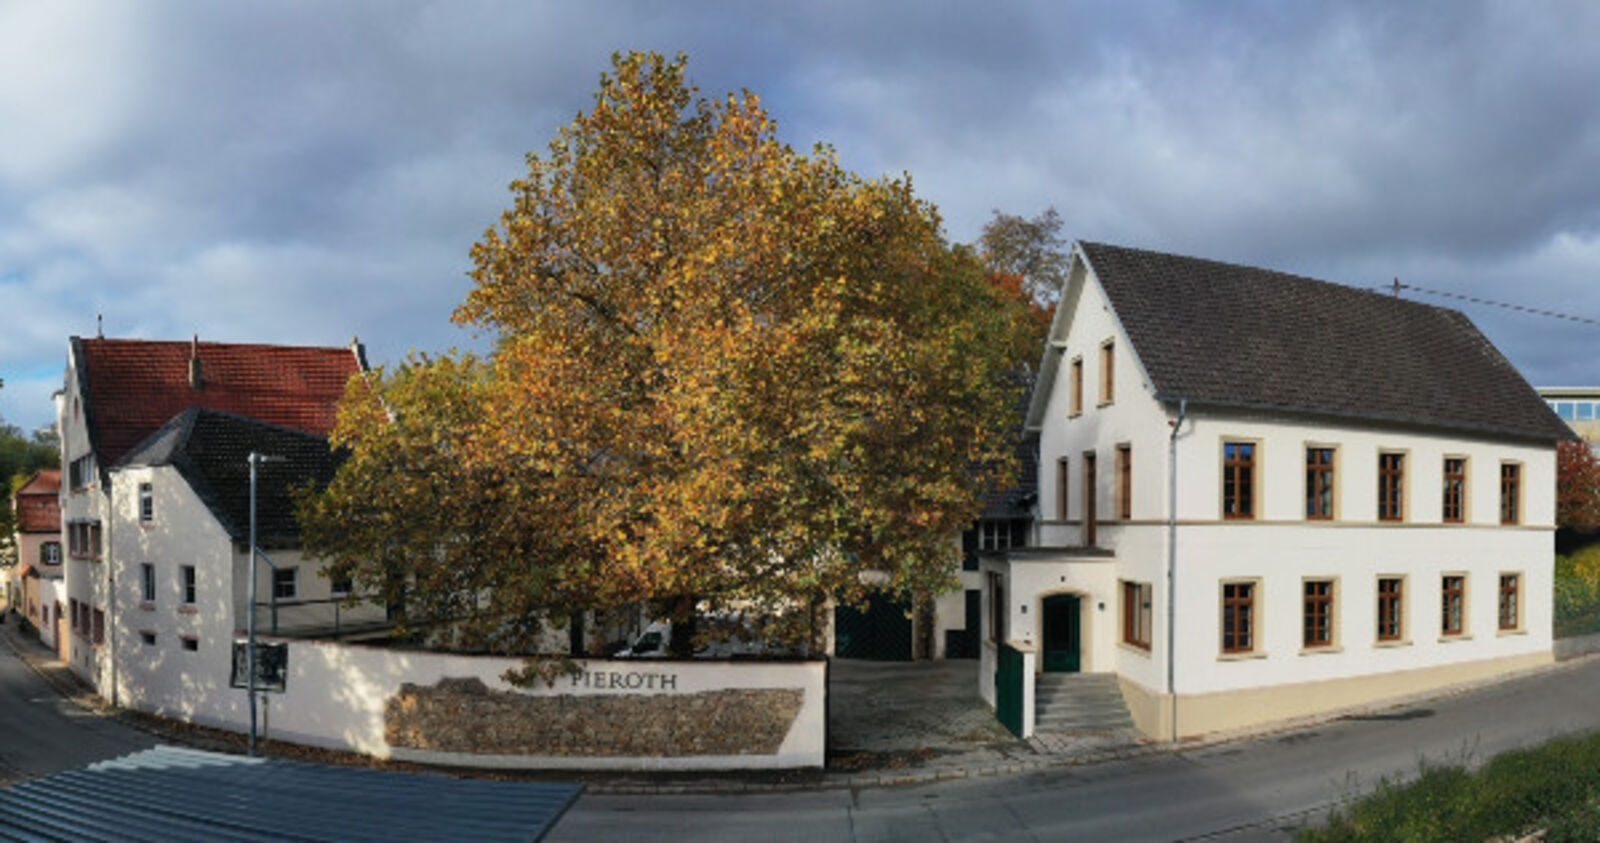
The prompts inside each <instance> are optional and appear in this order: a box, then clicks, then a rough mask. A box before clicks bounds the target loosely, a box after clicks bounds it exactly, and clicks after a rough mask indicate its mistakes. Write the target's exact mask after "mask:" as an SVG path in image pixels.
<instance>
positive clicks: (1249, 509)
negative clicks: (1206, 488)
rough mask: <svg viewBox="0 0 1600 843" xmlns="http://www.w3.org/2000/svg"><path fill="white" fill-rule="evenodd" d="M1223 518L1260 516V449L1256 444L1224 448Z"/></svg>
mask: <svg viewBox="0 0 1600 843" xmlns="http://www.w3.org/2000/svg"><path fill="white" fill-rule="evenodd" d="M1222 517H1223V518H1229V519H1244V518H1254V517H1256V446H1255V444H1254V443H1252V442H1224V443H1223V445H1222Z"/></svg>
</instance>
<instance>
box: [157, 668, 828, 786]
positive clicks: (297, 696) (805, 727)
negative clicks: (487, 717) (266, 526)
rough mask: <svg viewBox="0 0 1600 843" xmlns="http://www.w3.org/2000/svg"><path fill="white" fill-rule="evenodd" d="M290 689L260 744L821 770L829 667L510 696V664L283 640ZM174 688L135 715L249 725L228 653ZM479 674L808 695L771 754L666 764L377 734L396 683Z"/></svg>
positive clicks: (680, 674) (269, 699) (680, 676)
mask: <svg viewBox="0 0 1600 843" xmlns="http://www.w3.org/2000/svg"><path fill="white" fill-rule="evenodd" d="M286 643H287V644H288V646H289V675H288V682H287V690H286V692H285V693H282V694H276V693H272V694H266V695H265V703H264V704H263V705H262V706H261V708H260V717H261V721H262V723H263V732H262V734H263V736H264V737H270V738H274V739H278V740H287V741H292V742H296V743H303V744H310V745H315V746H325V747H332V748H335V749H345V750H351V751H355V752H361V753H365V754H369V755H373V756H377V757H380V758H388V757H395V758H405V759H411V760H418V761H427V762H429V763H440V764H459V765H473V766H482V767H490V766H501V767H513V766H520V767H530V768H559V767H565V768H572V769H579V768H585V769H606V768H616V769H734V768H750V769H757V768H773V769H777V768H790V767H816V766H821V765H822V764H823V761H824V754H825V751H826V728H827V724H826V700H825V691H826V688H825V686H826V671H827V665H826V663H825V662H821V661H810V662H775V663H763V662H681V661H653V660H650V661H603V660H589V661H581V662H578V665H579V666H580V667H581V668H582V669H584V670H586V671H591V672H593V671H604V672H622V673H624V674H626V673H641V674H657V675H660V674H663V673H670V674H673V675H675V676H676V679H675V681H674V684H673V687H671V688H668V689H663V688H660V687H657V688H655V689H654V690H645V689H643V688H640V689H634V690H627V689H624V688H605V689H596V688H594V687H588V686H585V685H583V684H580V683H578V682H575V681H574V680H573V679H572V678H571V677H564V678H561V679H558V680H556V683H555V685H554V686H553V687H546V686H544V685H540V684H536V685H535V686H534V687H532V688H528V689H517V688H514V687H513V686H511V685H509V684H508V683H506V682H505V681H504V680H503V679H501V675H502V674H504V673H505V672H506V671H507V670H508V669H511V668H515V667H519V666H520V665H521V664H522V662H521V661H520V660H517V659H508V658H498V657H486V656H458V655H447V654H441V653H424V652H410V651H401V650H392V649H384V648H377V647H366V646H361V645H354V644H341V643H335V642H320V641H294V640H291V641H287V642H286ZM189 655H191V656H197V658H195V659H193V660H192V662H190V663H189V664H188V665H186V666H185V668H184V670H182V671H179V672H177V674H176V678H177V679H178V681H177V682H174V683H172V685H171V687H172V690H173V692H174V693H173V695H172V696H171V697H170V698H169V699H168V700H167V702H166V703H165V704H152V703H147V704H143V705H140V706H138V707H139V708H141V709H143V710H147V711H151V712H153V713H156V714H160V715H163V716H167V717H175V718H178V719H182V720H187V721H190V722H195V723H200V724H204V725H209V726H216V727H220V728H225V729H232V730H235V731H246V730H248V728H249V701H248V700H247V699H246V697H245V693H244V692H243V691H242V690H238V689H233V688H229V687H228V670H229V666H230V664H231V662H230V655H229V653H228V652H227V651H226V649H225V648H221V647H217V648H207V649H206V650H204V651H203V652H202V653H198V654H195V653H191V654H189ZM446 677H451V678H467V677H476V678H478V679H481V680H482V681H483V683H484V684H485V685H486V686H488V687H489V689H490V690H493V691H507V692H515V693H521V694H528V695H531V696H552V695H559V696H572V697H577V698H582V697H589V696H598V695H604V694H641V693H642V694H658V695H666V696H665V698H663V700H662V704H663V705H670V701H669V699H670V696H671V695H679V694H691V693H696V692H701V691H714V690H722V689H725V688H798V689H801V690H802V691H804V693H805V699H804V702H803V703H802V706H801V710H800V713H799V716H798V717H797V718H796V720H795V722H794V725H793V726H792V727H791V729H790V732H789V735H788V736H787V738H786V739H785V740H784V742H783V745H782V746H781V747H780V748H779V751H778V753H777V754H775V755H765V756H749V755H741V756H680V757H664V758H571V757H555V756H516V757H507V756H481V755H464V754H455V753H426V752H422V751H417V750H407V749H398V750H397V749H396V748H393V747H390V746H389V744H388V742H387V740H386V739H385V736H384V705H385V703H386V702H387V701H388V700H389V699H390V698H391V697H393V696H394V695H395V694H396V693H398V692H399V691H400V686H401V684H403V683H408V682H409V683H413V684H417V685H423V686H428V685H433V684H435V683H437V682H438V681H439V680H440V679H443V678H446Z"/></svg>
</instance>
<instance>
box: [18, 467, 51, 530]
mask: <svg viewBox="0 0 1600 843" xmlns="http://www.w3.org/2000/svg"><path fill="white" fill-rule="evenodd" d="M60 492H61V472H60V471H59V470H58V469H54V468H47V469H44V470H42V471H38V472H35V473H34V475H33V476H32V477H30V478H28V482H26V483H24V484H22V488H20V489H18V490H17V495H16V507H17V509H16V511H17V529H18V530H20V531H22V532H24V533H57V532H60V531H61V499H60Z"/></svg>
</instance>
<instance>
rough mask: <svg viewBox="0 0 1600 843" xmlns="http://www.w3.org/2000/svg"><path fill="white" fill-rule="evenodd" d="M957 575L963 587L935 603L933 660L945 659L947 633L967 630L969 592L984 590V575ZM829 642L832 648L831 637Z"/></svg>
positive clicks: (960, 572)
mask: <svg viewBox="0 0 1600 843" xmlns="http://www.w3.org/2000/svg"><path fill="white" fill-rule="evenodd" d="M956 575H957V578H958V579H960V581H961V587H960V588H957V589H955V590H953V591H947V592H945V593H944V594H941V595H939V596H938V598H936V599H935V600H934V603H933V658H936V659H942V658H945V651H944V650H945V648H944V637H945V632H947V631H949V630H963V629H966V628H967V591H968V590H969V589H972V590H981V589H982V588H983V575H982V574H981V573H979V572H978V571H965V570H963V571H957V572H956ZM828 641H829V646H830V647H831V646H832V645H833V637H832V636H831V635H830V636H829V638H828Z"/></svg>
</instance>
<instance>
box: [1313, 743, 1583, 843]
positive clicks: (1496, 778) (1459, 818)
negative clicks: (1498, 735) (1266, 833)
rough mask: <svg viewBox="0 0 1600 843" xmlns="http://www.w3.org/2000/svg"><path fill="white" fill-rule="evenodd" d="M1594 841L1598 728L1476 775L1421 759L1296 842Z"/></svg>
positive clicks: (1517, 754)
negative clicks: (1414, 770) (1408, 774)
mask: <svg viewBox="0 0 1600 843" xmlns="http://www.w3.org/2000/svg"><path fill="white" fill-rule="evenodd" d="M1536 831H1543V832H1545V836H1544V837H1543V838H1541V839H1542V840H1543V841H1545V843H1556V841H1577V840H1586V841H1600V733H1596V734H1590V735H1583V736H1579V737H1572V738H1558V739H1556V740H1553V741H1551V742H1549V743H1547V744H1545V745H1543V746H1539V747H1535V748H1532V749H1523V750H1516V751H1513V752H1507V753H1505V754H1503V755H1500V756H1497V757H1495V758H1492V759H1490V760H1489V762H1488V763H1486V764H1484V765H1483V767H1482V768H1481V769H1479V770H1477V771H1475V772H1473V771H1469V770H1468V769H1467V768H1466V766H1465V765H1454V764H1451V765H1436V764H1428V763H1424V764H1423V765H1422V767H1421V769H1420V771H1419V773H1418V776H1417V778H1416V779H1414V780H1412V781H1409V782H1398V781H1392V780H1384V781H1380V782H1379V783H1378V786H1377V787H1376V788H1375V789H1374V790H1373V792H1372V793H1371V794H1370V795H1368V796H1366V797H1363V798H1361V799H1359V800H1357V801H1354V802H1351V803H1349V804H1347V805H1345V806H1343V807H1342V808H1340V809H1338V810H1336V811H1335V812H1334V813H1333V815H1332V816H1331V817H1330V818H1329V820H1328V823H1327V824H1326V825H1325V826H1324V827H1322V828H1317V829H1308V830H1306V831H1303V832H1301V833H1300V836H1299V839H1300V840H1301V841H1309V842H1310V843H1330V842H1331V841H1339V843H1345V841H1351V842H1352V843H1353V841H1367V840H1371V841H1379V840H1381V841H1385V843H1387V841H1396V843H1399V842H1400V841H1405V843H1424V841H1441V843H1442V841H1451V843H1454V841H1463V840H1467V841H1480V840H1482V841H1488V840H1497V839H1498V840H1507V841H1509V840H1516V839H1518V838H1520V837H1522V836H1524V835H1527V834H1530V833H1533V832H1536Z"/></svg>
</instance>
